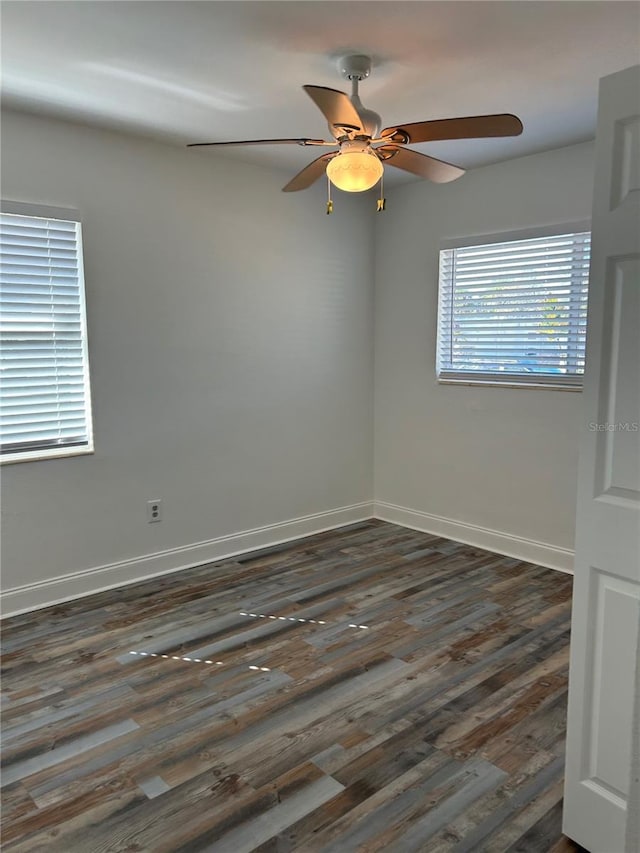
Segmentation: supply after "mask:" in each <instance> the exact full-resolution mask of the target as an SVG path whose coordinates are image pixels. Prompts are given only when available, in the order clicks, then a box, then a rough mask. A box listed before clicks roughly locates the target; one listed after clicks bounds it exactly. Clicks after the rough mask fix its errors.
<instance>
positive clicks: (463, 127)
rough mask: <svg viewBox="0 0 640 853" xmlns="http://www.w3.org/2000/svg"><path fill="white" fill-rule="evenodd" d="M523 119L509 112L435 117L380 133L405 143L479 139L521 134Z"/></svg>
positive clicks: (394, 140)
mask: <svg viewBox="0 0 640 853" xmlns="http://www.w3.org/2000/svg"><path fill="white" fill-rule="evenodd" d="M521 133H522V122H521V121H520V119H519V118H518V116H514V115H511V114H510V113H501V114H500V115H490V116H470V117H469V118H444V119H437V120H436V121H416V122H413V123H411V124H398V125H396V126H395V127H386V128H385V129H384V130H383V131H382V133H381V134H380V135H381V137H383V138H385V139H390V140H393V142H396V143H400V144H402V143H403V139H402V137H403V136H406V137H407V138H406V139H405V140H404V144H410V143H417V142H435V141H437V140H441V139H480V138H481V137H489V136H519V135H520V134H521Z"/></svg>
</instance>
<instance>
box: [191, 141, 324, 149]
mask: <svg viewBox="0 0 640 853" xmlns="http://www.w3.org/2000/svg"><path fill="white" fill-rule="evenodd" d="M335 144H336V143H335V141H332V142H327V141H326V140H324V139H243V140H238V141H236V142H190V143H189V145H187V148H206V147H210V146H213V145H331V146H333V145H335Z"/></svg>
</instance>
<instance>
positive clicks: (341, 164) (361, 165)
mask: <svg viewBox="0 0 640 853" xmlns="http://www.w3.org/2000/svg"><path fill="white" fill-rule="evenodd" d="M383 172H384V167H383V165H382V163H381V162H380V160H379V159H378V157H377V155H376V154H374V153H373V152H372V151H371V150H368V149H364V150H360V151H342V152H341V153H340V154H337V155H336V156H335V157H333V158H332V159H331V160H329V163H328V164H327V177H328V178H329V180H330V181H331V183H332V184H333V185H334V187H337V188H338V189H339V190H343V192H347V193H361V192H364V191H365V190H370V189H371V187H375V185H376V184H377V183H378V181H379V180H380V178H381V177H382V173H383Z"/></svg>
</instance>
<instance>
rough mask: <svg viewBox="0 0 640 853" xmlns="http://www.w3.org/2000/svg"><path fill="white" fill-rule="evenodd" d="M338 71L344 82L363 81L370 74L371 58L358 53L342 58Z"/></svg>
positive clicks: (339, 61)
mask: <svg viewBox="0 0 640 853" xmlns="http://www.w3.org/2000/svg"><path fill="white" fill-rule="evenodd" d="M338 70H339V71H340V74H342V76H343V77H344V78H345V79H346V80H365V79H366V78H367V77H368V76H369V74H371V57H370V56H364V55H363V54H359V53H358V54H351V55H349V56H343V57H342V58H341V59H339V60H338Z"/></svg>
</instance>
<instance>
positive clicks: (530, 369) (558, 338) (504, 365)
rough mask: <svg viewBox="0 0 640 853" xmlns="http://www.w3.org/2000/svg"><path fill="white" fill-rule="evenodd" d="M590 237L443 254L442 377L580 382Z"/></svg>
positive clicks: (510, 243) (501, 244) (545, 238)
mask: <svg viewBox="0 0 640 853" xmlns="http://www.w3.org/2000/svg"><path fill="white" fill-rule="evenodd" d="M590 236H591V235H590V233H589V232H588V231H583V232H581V233H576V234H555V235H552V236H543V237H535V238H532V239H521V240H510V241H508V242H494V243H488V244H484V245H475V246H462V247H459V248H452V249H444V250H443V251H441V252H440V298H439V309H438V351H437V371H438V377H439V379H441V380H444V381H447V380H450V381H456V380H457V381H464V382H490V383H492V384H493V383H495V382H496V381H497V382H505V383H511V384H534V385H540V384H544V385H557V386H569V387H571V386H574V387H579V386H580V385H581V384H582V374H583V373H584V349H585V333H586V324H587V291H588V284H589V258H590Z"/></svg>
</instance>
